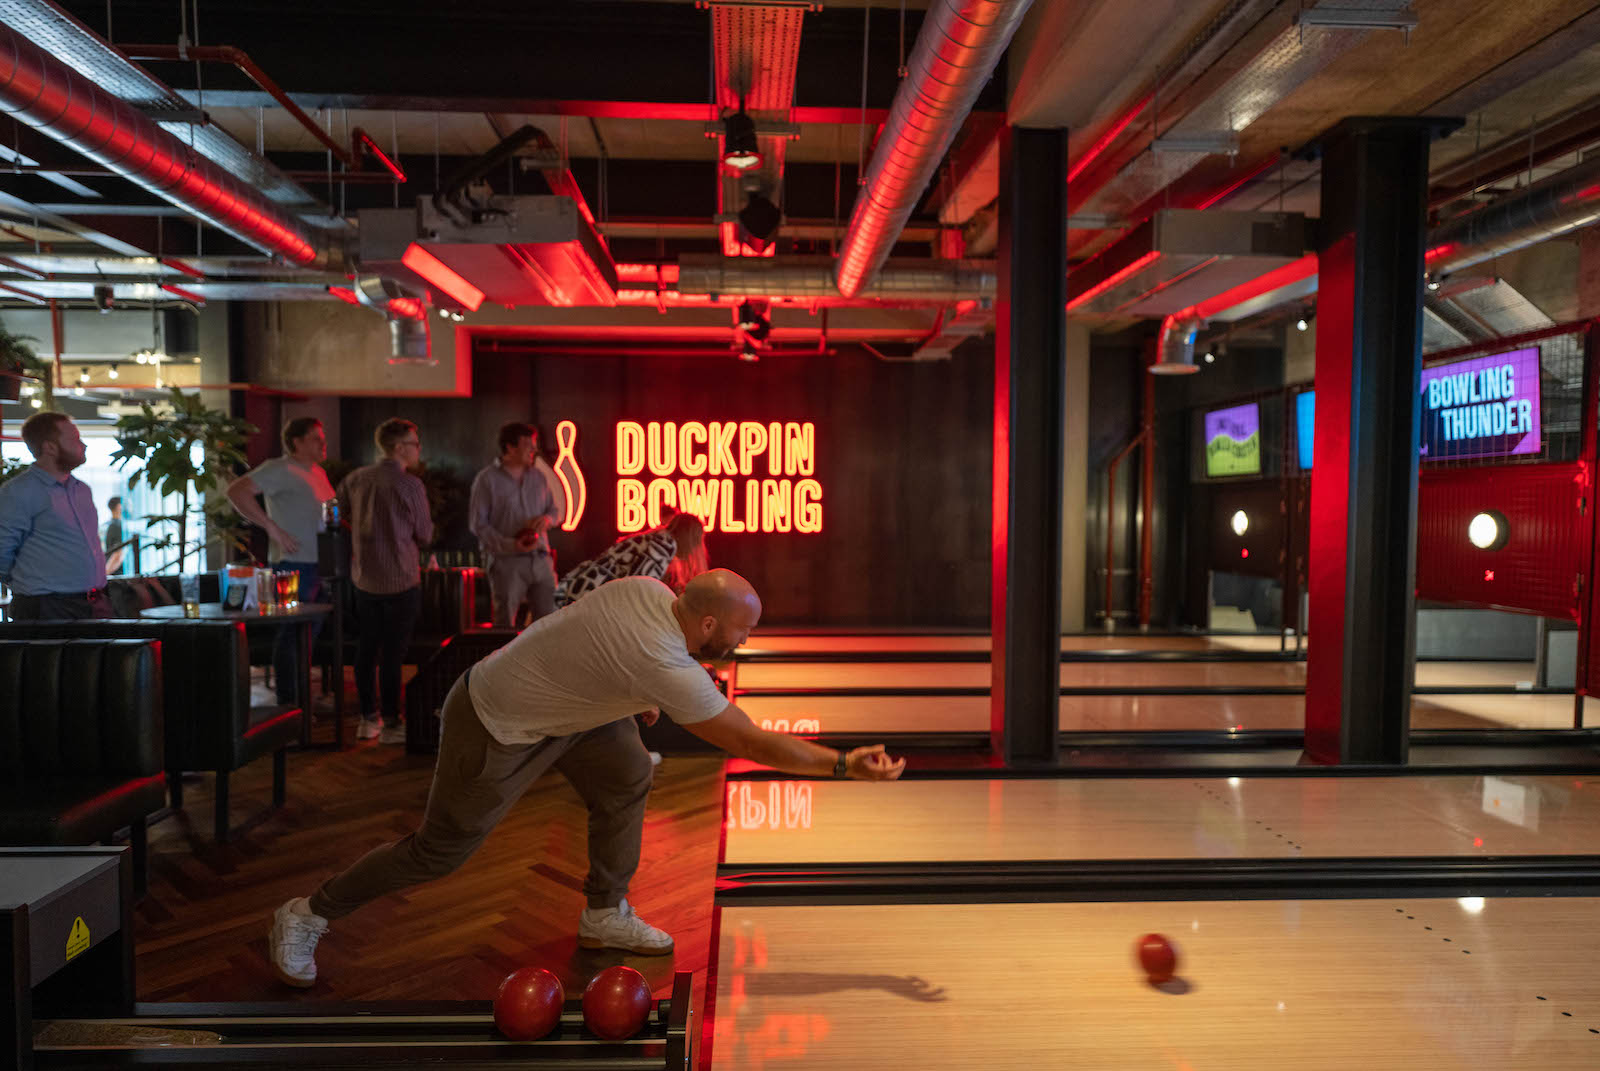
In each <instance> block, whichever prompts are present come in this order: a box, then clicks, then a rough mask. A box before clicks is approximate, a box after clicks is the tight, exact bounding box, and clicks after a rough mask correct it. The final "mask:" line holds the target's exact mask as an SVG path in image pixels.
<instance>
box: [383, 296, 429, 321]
mask: <svg viewBox="0 0 1600 1071" xmlns="http://www.w3.org/2000/svg"><path fill="white" fill-rule="evenodd" d="M389 312H390V313H391V314H392V315H395V316H404V317H405V318H406V319H408V320H420V319H422V317H423V316H424V315H425V313H424V312H423V308H422V302H420V301H418V300H417V299H416V298H409V297H397V298H390V299H389Z"/></svg>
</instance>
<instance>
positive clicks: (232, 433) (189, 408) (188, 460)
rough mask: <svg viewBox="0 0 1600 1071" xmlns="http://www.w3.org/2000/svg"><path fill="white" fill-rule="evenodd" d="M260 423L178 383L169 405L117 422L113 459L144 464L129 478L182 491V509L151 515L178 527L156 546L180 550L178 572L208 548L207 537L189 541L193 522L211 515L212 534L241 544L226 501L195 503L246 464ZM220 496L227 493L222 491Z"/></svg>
mask: <svg viewBox="0 0 1600 1071" xmlns="http://www.w3.org/2000/svg"><path fill="white" fill-rule="evenodd" d="M255 431H256V429H255V426H254V425H252V424H249V423H247V422H245V421H243V420H240V419H239V418H238V417H233V416H229V415H228V414H227V413H224V412H222V411H221V410H219V409H210V408H207V407H206V404H205V403H204V402H203V401H201V400H200V395H199V394H185V393H184V392H183V391H181V390H179V389H178V388H177V387H173V388H172V390H171V393H170V395H169V397H168V399H167V402H166V404H165V405H163V406H162V407H161V408H160V409H157V408H155V407H154V406H152V405H151V404H150V403H149V402H145V403H143V404H142V405H141V406H140V407H139V412H138V413H131V414H129V415H127V416H124V417H123V418H122V419H120V420H118V421H117V452H116V453H114V454H112V455H111V460H112V461H115V462H117V463H118V465H119V466H121V467H126V466H127V465H128V464H129V463H130V462H133V461H139V462H142V465H141V466H140V467H139V468H138V469H137V470H136V471H135V472H134V473H133V475H131V476H129V477H128V486H129V487H133V486H134V485H135V484H137V483H138V482H139V481H140V480H141V479H142V480H143V481H144V482H145V483H146V484H147V485H148V486H149V487H151V488H153V489H154V490H156V491H157V492H159V493H160V494H161V495H163V496H166V495H178V496H180V499H181V501H180V503H179V507H178V512H177V513H174V514H170V515H166V516H159V517H151V518H149V524H150V525H151V526H154V525H157V524H170V525H173V526H175V527H176V529H177V535H176V537H175V538H174V537H172V536H168V537H166V538H164V539H162V540H160V541H158V542H157V543H155V544H154V546H156V547H170V546H174V545H176V546H177V548H178V572H180V573H182V572H184V567H185V565H186V563H187V560H188V555H189V552H190V551H191V550H194V551H196V552H198V551H199V550H201V549H202V548H203V547H205V545H206V543H207V540H206V538H205V537H204V536H202V537H200V538H199V539H197V540H195V541H194V544H193V545H192V546H191V544H190V540H189V521H190V518H191V517H194V518H195V519H196V520H197V521H198V522H201V523H202V524H203V522H204V521H205V520H206V519H208V518H209V519H210V521H211V528H212V531H213V533H216V534H217V535H218V536H219V537H220V538H223V539H226V540H228V541H229V542H230V543H232V544H234V545H235V546H241V545H242V544H241V541H240V540H239V538H238V536H237V527H238V526H237V524H236V523H233V522H229V521H227V520H225V519H224V516H223V514H222V513H221V512H220V511H221V510H222V508H223V504H222V502H221V501H216V502H212V503H211V504H210V505H209V507H208V508H206V509H196V508H193V507H191V506H190V501H191V497H192V496H193V495H195V494H199V495H206V494H208V493H210V492H212V491H215V490H217V489H218V488H219V487H222V486H225V485H226V484H227V482H228V481H229V480H231V479H232V478H233V472H234V467H235V466H237V465H242V464H244V461H245V453H244V447H245V441H246V439H247V438H248V437H249V436H251V435H253V434H255ZM196 445H199V446H200V448H201V449H200V458H199V459H198V460H197V459H196V458H195V446H196ZM217 498H218V499H219V500H220V499H221V498H222V496H220V495H218V496H217Z"/></svg>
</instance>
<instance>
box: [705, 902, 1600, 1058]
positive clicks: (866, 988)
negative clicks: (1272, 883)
mask: <svg viewBox="0 0 1600 1071" xmlns="http://www.w3.org/2000/svg"><path fill="white" fill-rule="evenodd" d="M1597 911H1600V900H1594V899H1587V898H1538V899H1518V898H1505V899H1489V900H1487V901H1484V900H1479V899H1466V900H1456V899H1444V898H1440V899H1431V898H1424V899H1405V900H1399V899H1396V900H1390V899H1375V900H1298V901H1297V900H1266V901H1244V902H1231V901H1205V902H1195V903H1191V902H1181V901H1180V902H1168V903H1079V904H1048V903H1045V904H974V905H923V904H891V905H868V906H820V905H814V904H812V905H804V906H795V907H747V906H743V905H731V906H725V907H722V908H721V909H720V914H721V918H720V940H719V948H718V963H717V979H716V981H717V985H716V1006H715V1019H714V1022H713V1039H714V1040H713V1046H712V1052H711V1061H712V1066H714V1067H718V1068H729V1069H732V1068H741V1069H744V1068H748V1069H757V1068H760V1069H764V1071H787V1069H790V1068H802V1067H804V1068H812V1067H874V1066H880V1065H881V1066H889V1067H907V1068H918V1069H927V1071H938V1069H943V1068H962V1069H967V1068H974V1067H994V1068H1023V1067H1041V1068H1042V1067H1050V1068H1057V1067H1060V1068H1066V1067H1076V1068H1119V1069H1129V1071H1144V1069H1149V1071H1172V1069H1174V1068H1186V1069H1190V1071H1224V1069H1254V1068H1263V1069H1267V1068H1270V1069H1272V1071H1279V1069H1281V1068H1285V1067H1295V1068H1304V1069H1307V1071H1324V1069H1325V1071H1349V1069H1350V1068H1356V1067H1360V1068H1369V1069H1373V1071H1418V1069H1420V1068H1429V1069H1441V1071H1454V1069H1462V1071H1466V1069H1472V1071H1478V1069H1482V1068H1496V1069H1512V1068H1517V1069H1520V1068H1527V1069H1537V1071H1567V1069H1578V1068H1584V1069H1592V1068H1594V1067H1596V1066H1600V1033H1597V1032H1596V1031H1600V973H1596V972H1595V970H1594V966H1593V965H1594V962H1595V960H1596V957H1597V956H1600V929H1597V928H1596V927H1595V926H1594V924H1593V920H1594V919H1595V917H1596V912H1597ZM1152 932H1153V933H1162V934H1165V935H1167V936H1168V937H1170V938H1171V939H1172V940H1173V941H1174V943H1175V944H1176V945H1177V946H1178V950H1179V962H1178V972H1177V977H1176V978H1175V979H1174V980H1173V981H1172V982H1170V983H1168V984H1167V985H1165V986H1163V987H1161V988H1156V987H1154V986H1151V985H1150V984H1149V983H1148V982H1146V981H1145V979H1144V977H1143V975H1142V973H1141V972H1140V971H1138V969H1137V968H1136V967H1135V965H1134V960H1133V952H1132V949H1133V945H1134V942H1135V941H1136V940H1137V939H1138V937H1139V935H1140V934H1144V933H1152ZM819 935H826V939H819Z"/></svg>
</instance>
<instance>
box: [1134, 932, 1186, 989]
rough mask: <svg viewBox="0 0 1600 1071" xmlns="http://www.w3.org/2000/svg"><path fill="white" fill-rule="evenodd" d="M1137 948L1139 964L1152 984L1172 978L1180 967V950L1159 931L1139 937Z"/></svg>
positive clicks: (1158, 983) (1168, 980)
mask: <svg viewBox="0 0 1600 1071" xmlns="http://www.w3.org/2000/svg"><path fill="white" fill-rule="evenodd" d="M1135 950H1136V952H1137V954H1138V957H1139V966H1141V967H1143V968H1144V973H1145V975H1146V977H1148V978H1149V979H1150V981H1151V983H1152V984H1154V985H1161V984H1162V983H1163V982H1170V981H1171V980H1172V975H1173V972H1174V971H1176V970H1177V969H1178V950H1177V949H1176V948H1174V947H1173V946H1172V942H1171V941H1169V940H1167V939H1166V938H1165V937H1163V936H1161V935H1160V934H1159V933H1147V934H1145V935H1144V936H1143V937H1141V938H1139V943H1138V944H1137V945H1136V946H1135Z"/></svg>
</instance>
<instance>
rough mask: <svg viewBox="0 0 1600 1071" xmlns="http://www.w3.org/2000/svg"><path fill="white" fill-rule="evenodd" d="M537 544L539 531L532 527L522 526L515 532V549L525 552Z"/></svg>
mask: <svg viewBox="0 0 1600 1071" xmlns="http://www.w3.org/2000/svg"><path fill="white" fill-rule="evenodd" d="M538 545H539V533H538V532H536V531H534V530H533V529H532V528H524V529H523V530H522V531H520V532H518V533H517V549H518V550H520V551H522V552H523V553H527V552H528V551H530V550H532V549H533V548H534V547H537V546H538Z"/></svg>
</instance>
